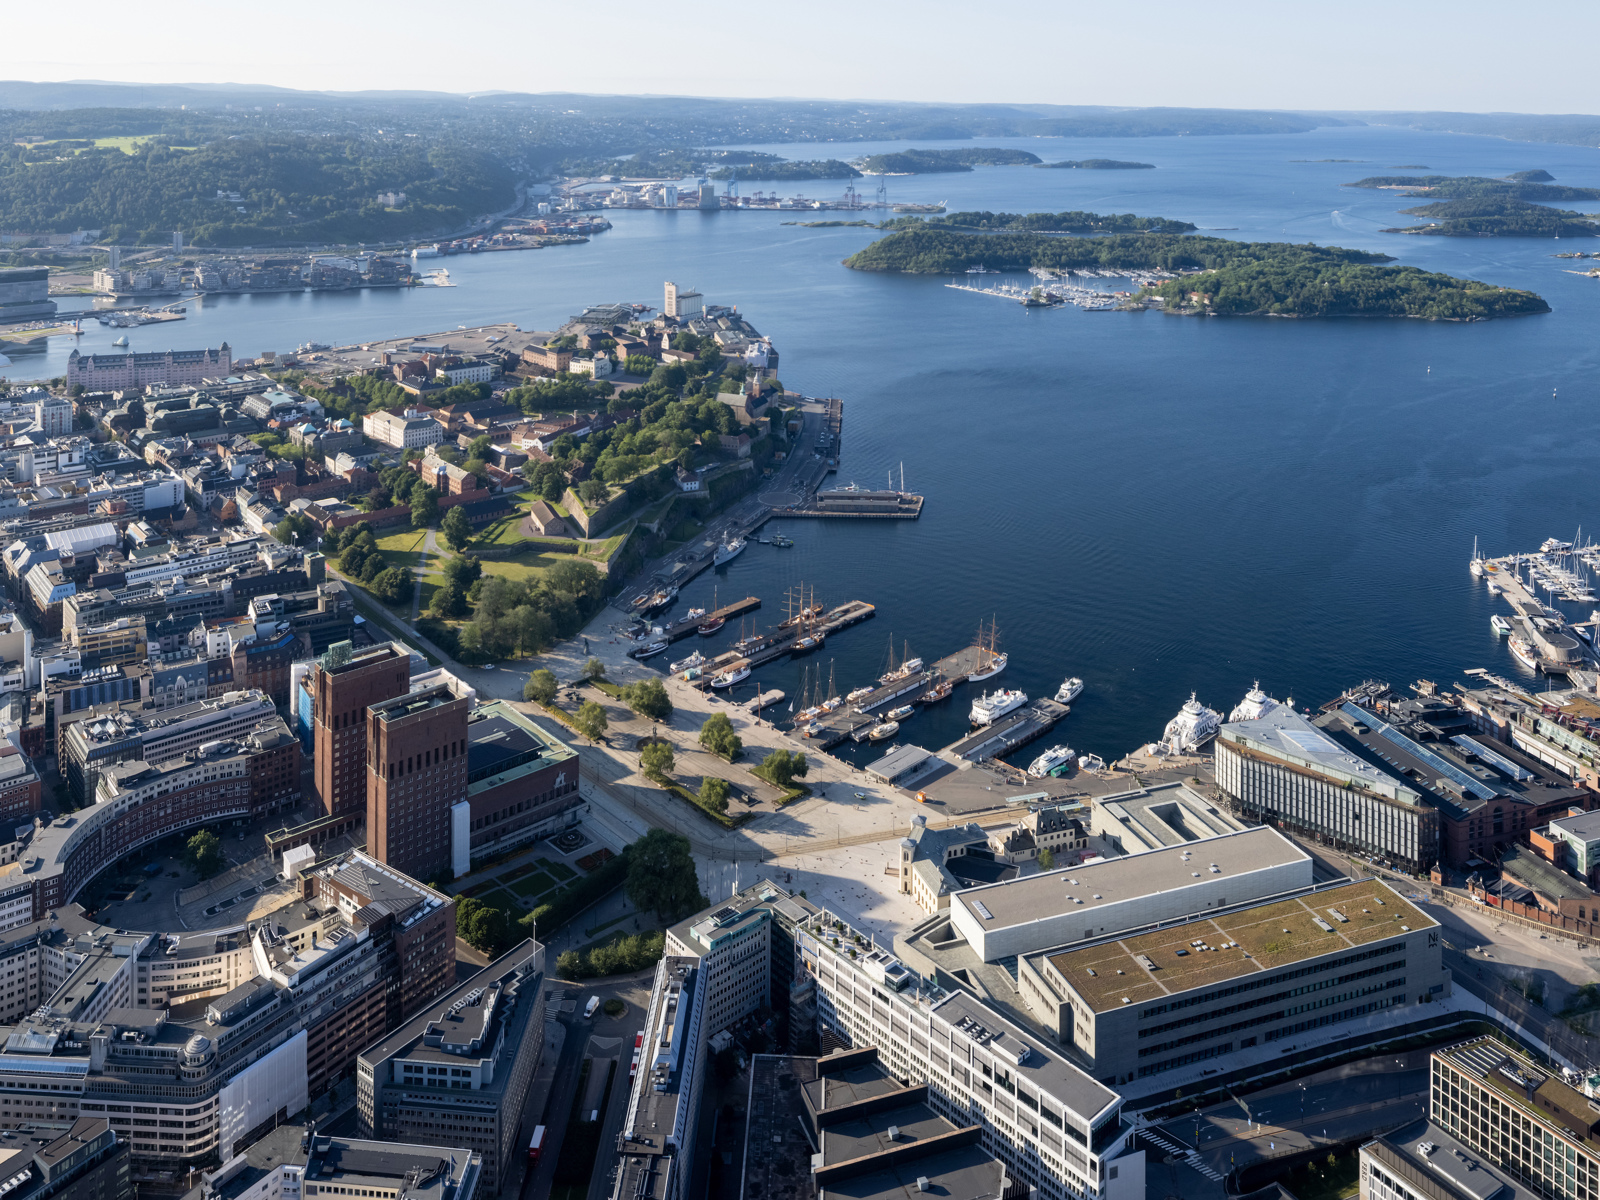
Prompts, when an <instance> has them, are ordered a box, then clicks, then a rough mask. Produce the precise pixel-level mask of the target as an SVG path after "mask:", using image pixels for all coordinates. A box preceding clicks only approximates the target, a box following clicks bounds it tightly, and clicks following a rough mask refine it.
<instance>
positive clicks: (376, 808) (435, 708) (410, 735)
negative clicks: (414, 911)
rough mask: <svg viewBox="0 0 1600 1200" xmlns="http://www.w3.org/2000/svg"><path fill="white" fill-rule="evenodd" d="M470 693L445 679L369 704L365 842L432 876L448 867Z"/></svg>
mask: <svg viewBox="0 0 1600 1200" xmlns="http://www.w3.org/2000/svg"><path fill="white" fill-rule="evenodd" d="M471 711H472V700H471V698H470V697H469V696H467V695H464V694H461V693H460V692H459V691H458V690H457V689H456V688H455V687H453V686H452V685H450V684H439V685H436V686H434V687H430V688H425V689H423V690H422V691H417V692H409V693H407V694H406V695H404V696H398V697H396V698H395V699H393V700H384V701H381V702H380V703H378V704H372V705H368V707H367V711H366V723H367V746H366V760H367V845H368V846H370V847H371V848H372V852H373V855H374V857H376V858H377V859H378V860H379V861H380V862H386V863H390V864H391V865H393V866H394V867H395V868H397V869H398V870H401V871H405V872H406V873H407V874H409V875H415V876H418V877H420V878H424V879H431V878H433V877H434V876H436V875H438V874H440V873H441V872H446V871H450V870H451V869H452V861H451V859H452V856H451V851H450V826H451V815H450V814H451V810H452V809H453V808H454V807H455V805H456V803H457V802H458V801H459V800H460V798H461V796H462V795H463V793H465V791H466V788H467V717H468V714H469V713H470V712H471Z"/></svg>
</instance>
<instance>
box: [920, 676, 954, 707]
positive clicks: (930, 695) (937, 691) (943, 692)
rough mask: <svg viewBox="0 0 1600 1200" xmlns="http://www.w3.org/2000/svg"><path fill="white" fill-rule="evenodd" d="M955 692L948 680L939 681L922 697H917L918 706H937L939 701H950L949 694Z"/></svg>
mask: <svg viewBox="0 0 1600 1200" xmlns="http://www.w3.org/2000/svg"><path fill="white" fill-rule="evenodd" d="M955 690H956V685H955V684H953V683H951V682H950V680H948V679H941V680H940V681H939V682H938V683H936V684H934V685H933V686H932V687H931V688H929V689H928V690H927V691H925V692H923V693H922V695H920V696H918V697H917V702H918V703H920V704H937V703H938V702H939V701H941V700H948V699H950V693H951V692H953V691H955Z"/></svg>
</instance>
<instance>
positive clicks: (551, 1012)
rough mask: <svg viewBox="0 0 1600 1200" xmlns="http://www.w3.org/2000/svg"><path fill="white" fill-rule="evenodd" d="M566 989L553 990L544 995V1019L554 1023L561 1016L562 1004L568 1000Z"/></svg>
mask: <svg viewBox="0 0 1600 1200" xmlns="http://www.w3.org/2000/svg"><path fill="white" fill-rule="evenodd" d="M566 995H567V993H566V990H565V989H564V988H551V989H550V990H549V991H547V992H545V994H544V1019H545V1020H546V1021H553V1020H555V1019H556V1018H557V1017H559V1016H560V1015H561V1002H562V1001H563V1000H564V999H566Z"/></svg>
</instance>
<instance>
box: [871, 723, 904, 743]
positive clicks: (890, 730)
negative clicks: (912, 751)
mask: <svg viewBox="0 0 1600 1200" xmlns="http://www.w3.org/2000/svg"><path fill="white" fill-rule="evenodd" d="M899 732H900V722H899V721H884V722H882V723H880V724H877V725H874V726H873V727H872V728H871V729H870V730H868V731H867V740H868V741H869V742H882V741H887V740H888V739H889V738H892V737H893V736H894V735H895V734H897V733H899Z"/></svg>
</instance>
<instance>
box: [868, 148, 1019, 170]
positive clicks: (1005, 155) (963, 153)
mask: <svg viewBox="0 0 1600 1200" xmlns="http://www.w3.org/2000/svg"><path fill="white" fill-rule="evenodd" d="M1042 161H1043V160H1042V159H1040V157H1039V156H1038V155H1037V154H1029V153H1028V152H1027V151H1026V150H997V149H993V148H983V147H976V146H975V147H973V148H972V149H970V150H969V149H966V148H965V147H963V148H961V149H958V150H902V151H900V152H899V153H896V154H870V155H868V156H867V157H866V158H863V159H860V160H859V164H858V165H859V166H860V167H861V169H862V170H863V171H864V172H866V173H867V174H868V175H936V174H940V173H948V172H951V171H970V170H972V168H973V167H1018V166H1037V165H1038V164H1039V163H1040V162H1042Z"/></svg>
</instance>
